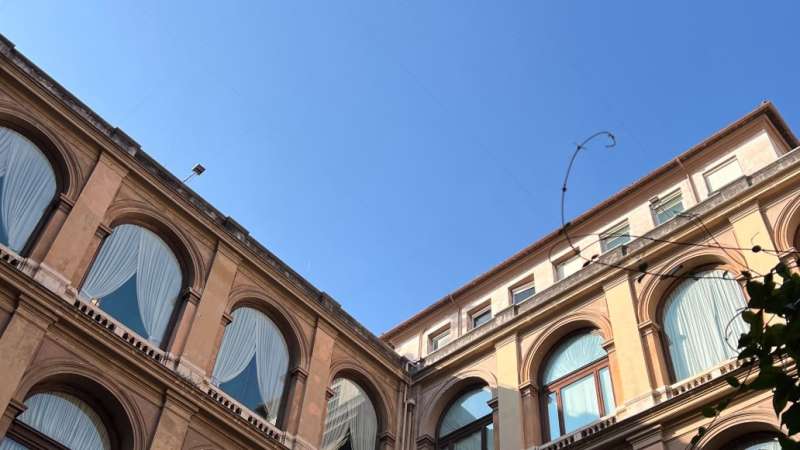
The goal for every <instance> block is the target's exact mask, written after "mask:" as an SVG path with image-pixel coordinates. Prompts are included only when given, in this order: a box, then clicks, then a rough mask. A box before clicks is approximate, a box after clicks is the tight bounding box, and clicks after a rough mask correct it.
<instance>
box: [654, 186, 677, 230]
mask: <svg viewBox="0 0 800 450" xmlns="http://www.w3.org/2000/svg"><path fill="white" fill-rule="evenodd" d="M682 212H683V198H682V197H681V195H680V192H676V193H675V194H672V195H669V196H667V197H666V198H664V199H663V200H662V201H661V202H659V203H658V204H657V206H655V207H654V208H653V213H654V214H653V215H654V217H655V220H656V225H661V224H662V223H666V222H668V221H670V220H672V218H673V217H675V216H677V215H678V214H680V213H682Z"/></svg>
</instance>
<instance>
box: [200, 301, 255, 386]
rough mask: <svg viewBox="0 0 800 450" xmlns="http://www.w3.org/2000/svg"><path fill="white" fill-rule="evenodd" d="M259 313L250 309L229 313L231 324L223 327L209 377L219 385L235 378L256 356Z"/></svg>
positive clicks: (240, 309)
mask: <svg viewBox="0 0 800 450" xmlns="http://www.w3.org/2000/svg"><path fill="white" fill-rule="evenodd" d="M260 315H261V313H260V312H258V311H256V310H255V309H251V308H239V309H236V310H234V311H233V313H231V317H232V320H231V323H230V324H229V325H228V326H227V327H225V334H223V335H222V344H221V345H220V347H219V351H218V352H217V362H216V363H214V370H213V372H212V373H211V377H212V379H213V380H214V383H215V384H217V385H220V384H222V383H227V382H228V381H230V380H232V379H234V378H236V376H237V375H239V374H240V373H242V371H243V370H244V369H245V368H246V367H247V365H248V364H249V363H250V360H251V359H253V355H255V354H256V341H257V336H258V327H259V326H260V324H261V318H260V317H259V316H260Z"/></svg>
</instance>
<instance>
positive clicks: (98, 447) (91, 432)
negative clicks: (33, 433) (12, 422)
mask: <svg viewBox="0 0 800 450" xmlns="http://www.w3.org/2000/svg"><path fill="white" fill-rule="evenodd" d="M25 406H27V407H28V409H26V410H25V412H23V413H22V414H20V415H19V416H18V417H17V420H19V421H21V422H22V423H24V424H26V425H28V426H30V427H31V428H33V429H35V430H37V431H39V432H40V433H42V434H44V435H45V436H48V437H49V438H51V439H53V440H55V441H57V442H59V443H60V444H62V445H64V446H65V447H67V448H69V449H70V450H110V449H111V443H110V440H109V438H108V432H107V431H106V428H105V426H104V425H103V422H102V421H101V420H100V416H98V415H97V413H96V412H94V410H92V409H91V408H90V407H89V405H87V404H86V403H84V402H83V401H81V400H79V399H78V398H76V397H73V396H72V395H68V394H63V393H57V392H48V393H41V394H35V395H33V396H31V397H30V398H29V399H28V400H26V401H25ZM4 444H5V442H4ZM11 448H14V447H11ZM4 450H5V448H4Z"/></svg>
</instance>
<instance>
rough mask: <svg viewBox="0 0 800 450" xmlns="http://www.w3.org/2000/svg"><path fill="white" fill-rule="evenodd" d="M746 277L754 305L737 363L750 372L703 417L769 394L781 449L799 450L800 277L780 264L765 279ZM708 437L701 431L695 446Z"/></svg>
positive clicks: (731, 381)
mask: <svg viewBox="0 0 800 450" xmlns="http://www.w3.org/2000/svg"><path fill="white" fill-rule="evenodd" d="M742 275H743V276H744V277H745V279H746V280H747V285H746V286H747V293H748V294H749V296H750V301H749V303H748V309H746V310H744V311H743V312H742V314H741V317H742V319H744V321H745V322H747V323H748V324H749V325H750V330H749V332H748V333H746V334H742V335H741V337H740V338H739V348H738V351H739V357H738V359H739V360H740V361H742V362H743V363H745V367H746V368H747V370H746V371H745V373H744V374H740V377H737V376H736V375H729V376H728V377H727V378H726V381H727V382H728V384H730V385H731V386H733V387H734V388H736V390H735V391H734V392H733V394H731V395H729V396H727V397H725V398H723V399H722V400H720V401H719V402H718V403H717V404H715V405H710V406H706V407H705V408H703V415H704V416H705V417H709V418H712V417H713V418H715V419H716V418H717V417H718V416H719V414H720V412H721V411H722V410H723V409H725V408H726V407H727V406H728V404H730V402H731V400H733V398H735V397H736V396H737V395H739V394H742V393H744V392H747V391H766V390H770V391H772V393H773V398H772V406H773V408H774V410H775V413H776V414H777V415H778V416H779V417H780V423H781V424H782V425H783V428H782V430H781V433H782V435H781V436H780V437H779V440H780V443H781V448H783V449H784V450H789V449H792V450H800V443H798V442H796V441H795V440H794V439H796V438H797V435H798V433H799V432H800V380H799V379H798V371H797V361H798V358H799V357H800V320H798V315H800V275H798V274H797V273H792V272H791V271H790V270H789V268H788V267H787V266H786V265H784V264H778V265H777V266H776V267H775V268H774V269H772V270H771V271H770V273H768V274H766V275H764V276H763V277H761V276H759V277H755V276H753V275H752V274H750V273H749V272H743V273H742ZM754 374H755V375H754ZM705 433H706V427H701V428H700V429H699V430H698V432H697V434H696V435H695V436H694V437H693V438H692V447H694V446H696V444H697V442H698V441H699V440H700V438H701V437H702V436H703V435H704V434H705ZM793 437H794V439H793Z"/></svg>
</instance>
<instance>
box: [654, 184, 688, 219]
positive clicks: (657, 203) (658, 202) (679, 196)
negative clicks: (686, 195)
mask: <svg viewBox="0 0 800 450" xmlns="http://www.w3.org/2000/svg"><path fill="white" fill-rule="evenodd" d="M676 200H677V201H678V202H680V204H681V213H682V212H683V211H686V205H684V204H683V192H682V191H681V189H680V188H677V189H675V190H673V191H670V192H669V193H667V194H665V195H664V196H661V197H655V198H654V199H653V200H651V201H650V213H651V214H652V216H653V223H654V224H655V225H656V226H657V227H658V226H661V225H663V224H665V223H667V222H669V221H671V220H672V219H674V218H675V217H677V216H678V214H680V213H678V214H676V215H674V216H672V217H671V218H669V219H667V220H665V221H663V222H660V221H659V219H658V215H659V209H661V208H664V207H665V206H666V204H667V203H669V202H674V201H676Z"/></svg>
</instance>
